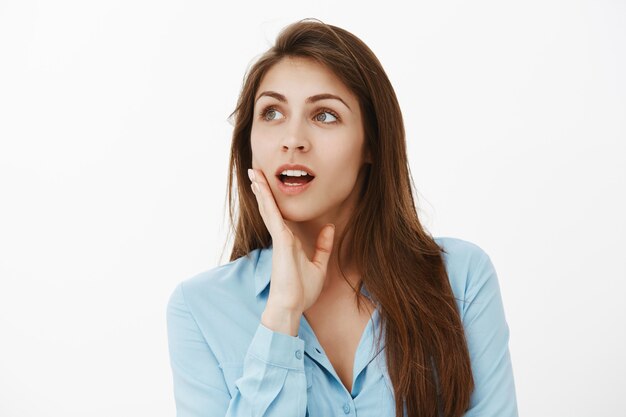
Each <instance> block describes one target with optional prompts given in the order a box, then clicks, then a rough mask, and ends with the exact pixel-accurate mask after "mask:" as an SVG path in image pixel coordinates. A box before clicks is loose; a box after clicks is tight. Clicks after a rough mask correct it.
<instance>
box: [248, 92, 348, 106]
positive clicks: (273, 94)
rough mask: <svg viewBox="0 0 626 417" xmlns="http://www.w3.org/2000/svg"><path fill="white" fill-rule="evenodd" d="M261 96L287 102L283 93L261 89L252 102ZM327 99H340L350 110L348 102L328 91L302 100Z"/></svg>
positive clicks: (313, 101) (308, 101)
mask: <svg viewBox="0 0 626 417" xmlns="http://www.w3.org/2000/svg"><path fill="white" fill-rule="evenodd" d="M263 96H269V97H274V98H275V99H276V100H278V101H281V102H283V103H287V97H285V96H284V95H282V94H280V93H277V92H276V91H263V92H262V93H261V94H259V96H258V97H257V98H256V100H254V102H255V103H256V102H257V101H259V99H260V98H261V97H263ZM328 99H333V100H339V101H341V102H342V103H343V105H344V106H346V107H347V108H348V109H349V110H350V111H352V109H351V108H350V106H348V103H346V102H345V101H343V99H342V98H341V97H339V96H336V95H334V94H328V93H324V94H316V95H314V96H311V97H309V98H307V99H306V100H305V101H304V102H305V103H307V104H309V103H315V102H316V101H320V100H328Z"/></svg>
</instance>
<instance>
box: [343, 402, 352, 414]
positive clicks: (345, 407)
mask: <svg viewBox="0 0 626 417" xmlns="http://www.w3.org/2000/svg"><path fill="white" fill-rule="evenodd" d="M343 412H344V413H346V414H349V413H350V404H348V403H345V404H344V405H343Z"/></svg>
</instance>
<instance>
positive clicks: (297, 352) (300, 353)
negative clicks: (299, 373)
mask: <svg viewBox="0 0 626 417" xmlns="http://www.w3.org/2000/svg"><path fill="white" fill-rule="evenodd" d="M296 358H298V359H302V352H301V351H300V350H296Z"/></svg>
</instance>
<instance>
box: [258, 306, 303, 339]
mask: <svg viewBox="0 0 626 417" xmlns="http://www.w3.org/2000/svg"><path fill="white" fill-rule="evenodd" d="M301 316H302V312H300V311H298V310H293V309H288V308H278V307H272V306H266V307H265V311H263V314H262V315H261V323H262V324H263V325H264V326H265V327H267V328H268V329H270V330H272V331H275V332H279V333H285V334H288V335H290V336H294V337H296V336H297V335H298V330H299V329H300V317H301Z"/></svg>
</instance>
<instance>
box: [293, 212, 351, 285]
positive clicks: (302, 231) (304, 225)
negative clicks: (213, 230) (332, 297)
mask: <svg viewBox="0 0 626 417" xmlns="http://www.w3.org/2000/svg"><path fill="white" fill-rule="evenodd" d="M285 223H286V224H287V226H288V227H289V229H290V230H291V231H292V232H293V234H294V235H295V236H296V237H297V238H298V239H300V242H301V243H302V248H303V250H304V253H306V255H307V257H308V258H309V259H313V255H314V254H315V243H316V241H317V238H318V236H319V233H320V232H321V230H322V228H323V227H324V226H325V225H326V224H328V223H332V224H334V225H335V237H334V239H333V248H332V251H331V253H330V259H329V260H328V267H327V271H326V280H325V282H324V289H323V290H322V291H326V290H329V289H331V288H337V287H338V286H343V285H346V283H345V280H344V278H343V277H342V276H341V271H340V270H339V261H338V259H339V257H338V251H339V247H338V246H339V238H340V237H341V236H343V235H344V233H345V230H346V224H347V219H346V218H341V217H339V218H337V217H335V218H334V219H330V218H328V219H315V220H310V221H307V222H293V221H289V220H285ZM343 246H344V247H343V251H342V253H341V260H342V265H343V272H344V274H345V275H346V278H348V279H349V280H350V281H351V283H352V285H356V281H354V280H353V277H354V271H355V267H354V266H355V265H354V262H353V260H352V257H351V256H350V251H349V249H348V248H349V247H350V241H349V240H347V241H346V242H345V243H344V245H343Z"/></svg>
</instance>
